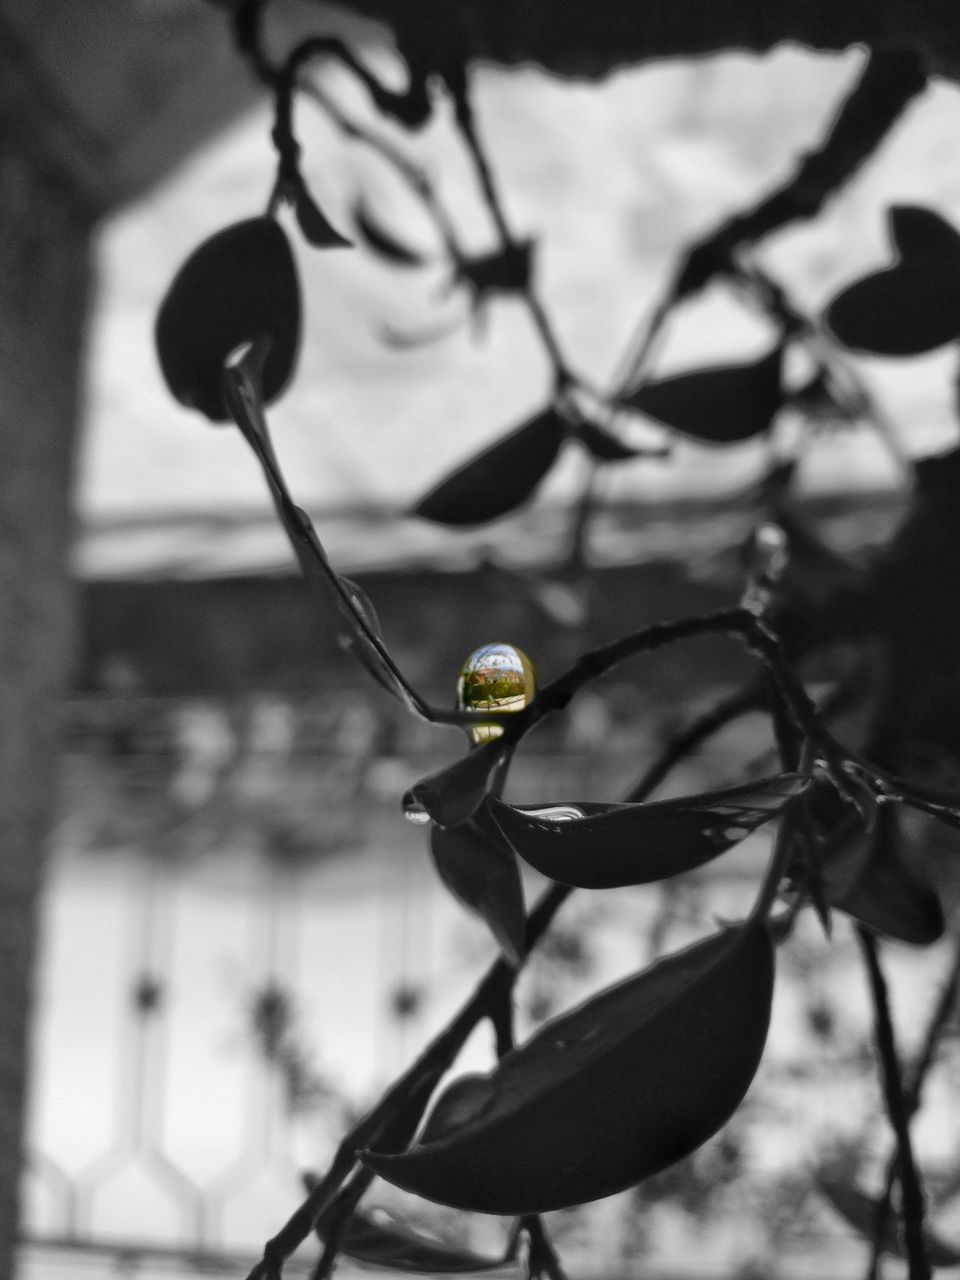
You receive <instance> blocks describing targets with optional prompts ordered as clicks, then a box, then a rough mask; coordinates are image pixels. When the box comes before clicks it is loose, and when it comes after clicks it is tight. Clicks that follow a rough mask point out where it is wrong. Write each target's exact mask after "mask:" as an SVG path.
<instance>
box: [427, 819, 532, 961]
mask: <svg viewBox="0 0 960 1280" xmlns="http://www.w3.org/2000/svg"><path fill="white" fill-rule="evenodd" d="M478 817H479V818H480V821H474V820H473V819H470V820H468V821H466V822H461V823H460V824H459V825H458V826H455V827H438V826H436V825H434V826H433V827H432V828H431V831H430V853H431V856H432V857H433V861H434V864H435V866H436V868H437V871H438V873H439V875H440V879H441V880H442V881H443V883H444V884H445V885H446V886H447V888H448V889H449V890H450V892H451V893H452V894H453V896H454V897H455V898H456V899H457V901H458V902H461V903H462V904H463V905H464V906H465V907H467V909H468V910H470V911H473V912H475V913H476V914H477V915H479V916H480V917H481V918H482V919H483V920H485V921H486V923H487V925H488V926H489V928H490V931H491V933H492V934H493V936H494V937H495V938H496V940H497V942H498V943H499V946H500V949H501V951H502V952H503V954H504V957H505V959H506V960H507V962H508V963H509V964H511V965H513V966H514V967H515V966H516V965H518V964H519V963H520V958H521V956H522V955H523V953H524V950H525V948H526V928H527V917H526V911H525V909H524V902H523V882H522V880H521V879H520V868H519V867H518V865H517V859H516V856H515V854H514V852H513V850H512V849H511V848H510V846H509V845H508V844H507V842H506V840H504V838H503V836H502V835H501V834H500V831H499V829H498V828H497V827H496V826H495V825H494V824H493V823H492V822H491V821H490V819H489V817H488V816H487V815H485V814H479V815H478Z"/></svg>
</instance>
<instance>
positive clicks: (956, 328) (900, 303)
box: [826, 261, 960, 356]
mask: <svg viewBox="0 0 960 1280" xmlns="http://www.w3.org/2000/svg"><path fill="white" fill-rule="evenodd" d="M826 321H827V324H828V325H829V326H830V328H831V329H832V330H833V333H834V335H835V336H836V337H837V338H838V339H839V341H840V342H842V343H843V344H844V345H845V346H847V347H852V348H854V349H855V350H858V351H869V352H872V353H873V354H875V355H881V356H914V355H920V354H922V353H923V352H925V351H933V350H934V349H935V348H936V347H942V346H943V345H944V343H946V342H952V341H953V340H954V339H955V338H956V337H957V336H958V335H960V263H957V264H956V265H953V266H952V267H950V266H948V265H947V264H946V263H940V262H927V261H917V262H913V261H911V262H910V263H904V264H903V265H901V266H896V267H890V268H889V269H888V270H886V271H877V272H875V273H874V274H873V275H869V276H864V278H863V279H862V280H858V281H857V282H856V283H855V284H852V285H850V286H849V287H848V288H846V289H844V290H843V292H842V293H839V294H838V295H837V296H836V297H835V298H834V300H833V301H832V302H831V303H830V305H829V307H828V308H827V312H826Z"/></svg>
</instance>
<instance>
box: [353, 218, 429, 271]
mask: <svg viewBox="0 0 960 1280" xmlns="http://www.w3.org/2000/svg"><path fill="white" fill-rule="evenodd" d="M353 218H354V221H355V222H356V224H357V230H358V231H359V232H360V235H361V236H362V237H363V240H364V243H365V244H366V245H367V246H368V247H369V248H370V249H372V250H373V252H374V253H376V254H379V256H380V257H381V258H385V259H386V261H387V262H390V263H392V264H393V265H394V266H397V267H421V266H423V263H424V258H423V255H422V254H419V253H417V252H416V250H414V249H411V248H410V247H409V245H405V244H403V243H402V241H400V240H397V239H396V238H395V237H394V236H392V235H391V234H390V233H389V232H388V231H385V230H384V229H383V227H382V226H380V225H379V223H377V221H376V220H375V219H374V218H372V217H371V216H370V214H369V212H368V211H367V209H366V208H365V206H364V205H363V204H358V205H357V206H356V208H355V209H354V211H353Z"/></svg>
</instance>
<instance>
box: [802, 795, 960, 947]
mask: <svg viewBox="0 0 960 1280" xmlns="http://www.w3.org/2000/svg"><path fill="white" fill-rule="evenodd" d="M898 838H899V827H898V821H897V815H896V813H895V812H894V811H893V810H892V809H890V808H886V809H881V811H880V813H879V815H878V817H877V821H876V823H875V825H874V828H873V830H872V831H870V832H864V831H860V832H858V833H856V834H855V835H853V836H852V837H851V838H849V839H846V840H844V841H842V842H839V843H838V846H837V847H836V848H832V849H831V848H828V850H827V851H826V852H825V853H824V854H823V857H822V859H821V868H822V880H823V886H824V893H825V896H826V899H827V901H828V902H829V903H830V904H831V906H835V907H837V908H838V909H839V910H840V911H844V912H846V914H847V915H850V916H853V918H854V919H855V920H859V921H860V923H861V924H864V925H866V926H867V928H868V929H873V930H874V931H875V932H876V933H880V934H884V935H885V936H886V937H889V938H896V939H898V941H900V942H908V943H911V944H913V945H914V946H921V947H922V946H929V945H930V944H931V943H933V942H936V941H937V940H938V939H939V938H940V937H942V935H943V930H944V919H943V908H942V906H941V904H940V899H939V898H938V896H937V894H936V892H935V891H934V890H933V889H932V888H931V886H930V885H928V884H926V883H925V882H924V881H922V880H920V879H919V878H918V877H917V875H916V874H915V873H914V872H913V871H912V870H911V868H909V867H908V866H907V865H906V864H905V863H904V861H903V859H902V858H901V856H900V854H899V852H898V850H897V843H898Z"/></svg>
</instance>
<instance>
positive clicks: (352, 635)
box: [337, 575, 406, 701]
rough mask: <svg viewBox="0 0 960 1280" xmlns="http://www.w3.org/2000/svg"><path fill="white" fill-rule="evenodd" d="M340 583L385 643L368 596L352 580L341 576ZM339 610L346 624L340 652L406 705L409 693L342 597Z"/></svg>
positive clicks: (371, 627) (341, 638) (344, 624)
mask: <svg viewBox="0 0 960 1280" xmlns="http://www.w3.org/2000/svg"><path fill="white" fill-rule="evenodd" d="M340 583H341V585H342V586H343V588H344V590H345V591H346V593H347V595H348V596H349V597H350V599H351V600H352V602H353V604H354V607H355V608H356V610H357V612H358V613H359V614H360V615H361V617H362V618H363V620H364V621H365V622H366V624H367V626H368V627H369V629H370V630H371V631H372V632H373V634H374V635H375V636H376V637H377V638H378V639H379V640H382V639H383V632H382V630H381V627H380V620H379V618H378V617H377V611H376V610H375V609H374V607H373V603H372V602H371V600H370V598H369V596H368V595H367V594H366V592H365V591H363V590H361V588H360V587H358V586H357V584H356V583H355V582H353V581H352V580H351V579H350V578H345V577H343V576H342V575H341V576H340ZM337 606H338V608H339V609H340V613H341V615H342V617H343V620H344V621H343V624H342V625H341V628H340V636H339V639H340V645H341V648H343V649H345V650H347V652H348V653H352V654H353V655H354V657H355V658H356V659H357V661H358V662H360V663H361V664H362V665H363V666H364V667H366V669H367V671H368V672H369V673H370V675H372V676H373V678H374V679H375V680H376V681H377V683H378V684H380V685H382V686H383V688H384V689H386V690H387V692H388V693H391V694H393V696H394V697H396V698H400V699H401V700H402V701H405V700H406V690H405V689H404V688H403V686H402V685H401V684H400V683H399V682H398V680H397V678H396V676H395V675H394V673H393V672H392V671H391V669H390V667H389V665H388V664H387V663H386V662H384V660H383V658H382V656H381V655H380V653H379V651H378V650H377V648H376V646H375V645H373V644H372V643H371V642H370V640H369V638H368V636H367V635H366V633H365V632H364V630H363V627H362V626H361V625H360V624H359V622H358V621H357V618H356V616H355V614H354V613H352V612H351V610H350V609H348V608H347V607H346V605H345V604H344V603H343V601H342V600H341V599H340V598H339V597H337Z"/></svg>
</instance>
